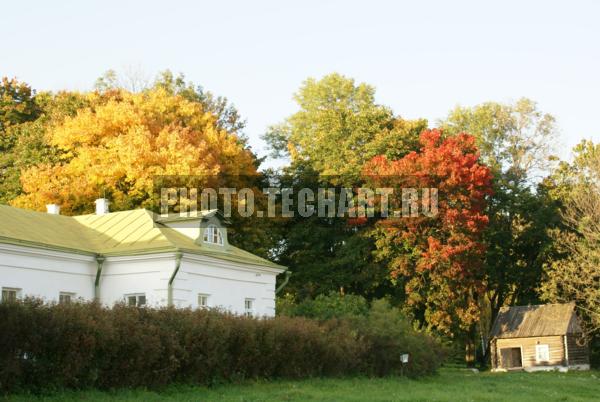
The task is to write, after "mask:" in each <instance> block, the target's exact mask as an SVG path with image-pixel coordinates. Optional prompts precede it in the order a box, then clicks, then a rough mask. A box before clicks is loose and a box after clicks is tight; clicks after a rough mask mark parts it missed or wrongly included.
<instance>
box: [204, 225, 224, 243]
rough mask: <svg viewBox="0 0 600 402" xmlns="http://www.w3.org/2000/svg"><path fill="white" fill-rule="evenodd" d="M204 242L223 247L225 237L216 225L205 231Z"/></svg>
mask: <svg viewBox="0 0 600 402" xmlns="http://www.w3.org/2000/svg"><path fill="white" fill-rule="evenodd" d="M204 242H205V243H212V244H218V245H220V246H222V245H223V235H222V234H221V231H220V230H219V228H218V227H216V226H215V225H209V226H208V227H207V228H206V230H205V231H204Z"/></svg>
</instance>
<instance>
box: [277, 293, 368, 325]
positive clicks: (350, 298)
mask: <svg viewBox="0 0 600 402" xmlns="http://www.w3.org/2000/svg"><path fill="white" fill-rule="evenodd" d="M368 312H369V303H368V302H367V300H366V299H365V298H364V297H362V296H358V295H352V294H349V295H340V294H339V293H334V292H332V293H328V294H326V295H319V296H317V297H316V298H314V299H304V300H302V301H301V302H299V303H295V302H294V299H293V298H292V297H291V295H289V294H288V295H286V296H285V297H283V298H280V299H278V300H277V313H278V314H281V315H286V316H290V317H308V318H315V319H319V320H328V319H331V318H347V317H358V316H365V315H367V313H368Z"/></svg>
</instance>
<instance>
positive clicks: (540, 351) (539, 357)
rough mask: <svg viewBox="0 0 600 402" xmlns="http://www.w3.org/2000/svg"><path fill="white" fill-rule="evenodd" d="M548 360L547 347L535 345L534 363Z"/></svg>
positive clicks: (548, 351)
mask: <svg viewBox="0 0 600 402" xmlns="http://www.w3.org/2000/svg"><path fill="white" fill-rule="evenodd" d="M549 360H550V349H549V348H548V345H535V361H536V362H538V363H542V362H547V361H549Z"/></svg>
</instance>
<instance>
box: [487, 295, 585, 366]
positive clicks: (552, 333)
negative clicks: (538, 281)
mask: <svg viewBox="0 0 600 402" xmlns="http://www.w3.org/2000/svg"><path fill="white" fill-rule="evenodd" d="M490 339H491V341H490V351H491V358H492V370H494V371H508V370H525V371H539V370H555V369H558V370H568V369H577V370H589V368H590V359H589V346H588V344H587V342H586V341H587V340H586V338H585V336H584V334H583V331H582V328H581V325H580V322H579V318H578V317H577V314H576V312H575V304H574V303H568V304H546V305H538V306H514V307H503V308H502V309H501V310H500V312H499V314H498V317H497V318H496V321H495V322H494V325H493V327H492V331H491V334H490Z"/></svg>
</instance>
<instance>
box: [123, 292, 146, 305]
mask: <svg viewBox="0 0 600 402" xmlns="http://www.w3.org/2000/svg"><path fill="white" fill-rule="evenodd" d="M125 300H126V301H127V305H128V306H132V307H141V306H144V305H146V294H145V293H135V294H129V295H125Z"/></svg>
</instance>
